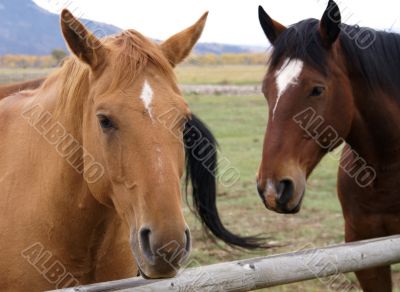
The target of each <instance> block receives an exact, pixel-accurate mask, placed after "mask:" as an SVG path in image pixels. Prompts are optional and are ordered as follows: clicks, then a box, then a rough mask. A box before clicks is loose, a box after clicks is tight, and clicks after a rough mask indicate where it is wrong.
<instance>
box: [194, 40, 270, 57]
mask: <svg viewBox="0 0 400 292" xmlns="http://www.w3.org/2000/svg"><path fill="white" fill-rule="evenodd" d="M265 51H266V48H262V47H251V46H237V45H226V44H217V43H199V44H198V45H197V46H196V48H195V53H197V54H217V55H220V54H227V53H231V54H239V53H259V52H265Z"/></svg>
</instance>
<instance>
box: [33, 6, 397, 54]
mask: <svg viewBox="0 0 400 292" xmlns="http://www.w3.org/2000/svg"><path fill="white" fill-rule="evenodd" d="M34 1H35V2H36V3H37V4H39V5H40V6H42V7H43V8H45V9H47V10H50V11H52V12H56V13H59V12H60V11H61V9H62V8H64V7H67V8H69V9H70V10H71V11H74V12H75V14H76V15H78V16H80V17H84V18H89V19H93V20H97V21H102V22H106V23H110V24H114V25H116V26H118V27H121V28H123V29H127V28H134V29H136V30H138V31H139V32H141V33H143V34H144V35H146V36H148V37H152V38H156V39H160V40H163V39H166V38H167V37H169V36H170V35H172V34H174V33H176V32H178V31H180V30H182V29H183V28H185V27H187V26H189V25H191V24H192V23H194V22H195V21H196V20H197V19H198V18H199V17H200V16H201V15H202V13H204V12H205V11H210V14H209V18H208V22H207V25H206V28H205V30H204V34H203V36H202V38H201V41H202V42H218V43H228V44H244V45H260V46H266V44H267V43H266V39H265V37H264V35H263V33H262V30H261V28H260V27H259V23H258V16H257V7H258V5H259V4H261V5H262V6H263V7H264V9H265V10H266V11H267V13H269V15H270V16H271V17H272V18H274V19H276V20H277V21H279V22H281V23H282V24H285V25H289V24H292V23H295V22H297V21H299V20H302V19H304V18H310V17H313V18H320V17H321V15H322V13H323V11H324V9H325V7H326V4H327V2H328V1H327V0H301V1H300V0H258V1H254V0H230V1H229V0H140V1H138V0H34ZM337 3H338V4H339V6H340V8H341V11H342V17H343V19H344V20H345V22H346V23H348V24H359V25H363V26H369V27H373V28H379V29H386V30H397V31H400V10H399V0H379V1H376V0H338V1H337Z"/></svg>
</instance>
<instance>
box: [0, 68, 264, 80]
mask: <svg viewBox="0 0 400 292" xmlns="http://www.w3.org/2000/svg"><path fill="white" fill-rule="evenodd" d="M52 70H54V69H32V68H27V69H4V68H0V83H7V82H14V81H18V80H21V79H34V78H38V77H41V76H46V75H47V74H48V73H49V72H51V71H52ZM264 72H265V66H240V65H226V66H187V65H186V66H185V65H183V66H178V67H177V68H176V75H177V77H178V79H179V82H180V83H182V84H218V85H223V84H234V85H242V84H259V83H260V82H261V80H262V78H263V74H264Z"/></svg>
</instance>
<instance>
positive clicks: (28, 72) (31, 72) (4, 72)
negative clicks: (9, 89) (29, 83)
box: [0, 68, 54, 84]
mask: <svg viewBox="0 0 400 292" xmlns="http://www.w3.org/2000/svg"><path fill="white" fill-rule="evenodd" d="M53 70H54V69H52V68H49V69H47V68H46V69H40V68H38V69H35V68H26V69H21V68H15V69H8V68H0V84H2V83H12V82H17V81H21V80H29V79H36V78H40V77H43V76H47V75H48V74H49V73H50V72H52V71H53Z"/></svg>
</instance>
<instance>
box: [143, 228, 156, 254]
mask: <svg viewBox="0 0 400 292" xmlns="http://www.w3.org/2000/svg"><path fill="white" fill-rule="evenodd" d="M150 235H151V230H150V229H149V228H142V229H140V232H139V236H140V246H141V247H142V252H143V255H144V256H145V257H146V258H147V260H148V261H150V262H154V260H155V256H154V252H153V250H152V249H151V242H150Z"/></svg>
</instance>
